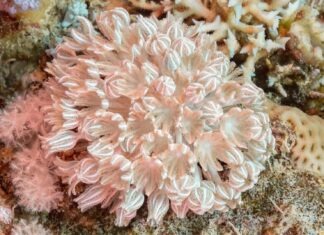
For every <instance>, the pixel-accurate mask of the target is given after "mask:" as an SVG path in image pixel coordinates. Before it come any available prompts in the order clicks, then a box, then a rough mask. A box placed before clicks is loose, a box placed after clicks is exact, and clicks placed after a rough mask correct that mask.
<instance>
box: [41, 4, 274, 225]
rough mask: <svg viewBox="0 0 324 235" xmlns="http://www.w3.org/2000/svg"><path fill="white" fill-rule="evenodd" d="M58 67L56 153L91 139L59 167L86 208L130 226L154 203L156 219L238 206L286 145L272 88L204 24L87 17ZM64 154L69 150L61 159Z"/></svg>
mask: <svg viewBox="0 0 324 235" xmlns="http://www.w3.org/2000/svg"><path fill="white" fill-rule="evenodd" d="M80 21H81V26H82V27H81V29H80V30H75V29H73V30H72V31H71V36H72V38H65V42H63V43H62V44H60V45H59V46H58V47H57V55H56V58H55V59H54V60H53V62H52V63H51V64H49V65H48V69H47V70H48V72H49V73H50V74H52V75H53V79H51V80H50V83H49V87H50V88H51V89H52V100H53V104H52V105H51V106H49V107H47V109H46V113H47V116H46V120H47V121H48V122H49V123H50V124H51V125H52V132H51V134H50V135H48V136H44V138H43V147H44V148H45V149H47V150H48V154H56V155H57V153H60V152H64V151H68V150H71V149H75V148H76V147H77V146H80V145H82V146H84V145H86V147H87V148H86V152H83V153H82V154H81V155H80V156H78V157H74V158H73V160H72V159H66V158H65V159H61V158H60V157H57V158H56V160H55V164H56V166H57V167H58V169H57V172H58V175H60V176H61V177H62V179H63V181H64V182H66V183H68V184H69V185H70V190H69V193H70V194H73V195H77V194H78V191H80V190H77V185H78V184H79V183H83V184H85V185H86V189H85V191H84V192H82V193H81V194H80V195H78V197H77V198H76V199H75V201H76V202H77V203H78V205H79V208H80V209H81V210H82V211H85V210H87V209H88V208H91V207H93V206H95V205H98V204H101V206H102V207H103V208H107V207H109V208H110V211H111V212H115V213H116V215H117V218H116V224H117V225H118V226H126V225H127V224H128V223H129V222H130V221H131V219H132V218H134V217H135V216H136V211H137V210H138V209H139V208H140V207H141V206H142V205H143V203H144V199H145V196H146V197H147V203H148V222H149V223H150V224H158V223H160V222H161V221H162V219H163V216H164V215H165V214H166V213H167V211H168V210H169V208H171V209H172V210H173V211H174V213H176V215H177V216H178V217H181V218H183V217H185V216H186V214H187V212H188V211H189V210H191V211H192V212H194V213H196V214H204V213H205V212H212V211H215V210H220V211H226V210H228V209H229V208H235V207H236V206H237V205H238V204H239V203H240V202H241V199H240V197H241V193H242V192H244V191H246V190H248V189H250V188H252V187H253V185H254V184H255V183H256V182H257V180H258V176H259V174H260V172H261V170H263V169H264V166H263V164H264V162H265V161H266V160H267V159H268V158H269V156H270V154H271V152H272V150H273V148H274V138H273V136H272V133H271V129H270V126H269V118H268V115H267V114H266V113H265V112H264V110H263V104H264V99H265V97H264V93H263V92H262V90H260V89H259V88H257V87H256V86H255V85H254V84H252V83H250V82H245V81H246V79H244V78H243V77H242V76H241V71H240V70H238V69H234V65H233V64H230V62H229V60H228V58H227V57H226V56H225V55H224V54H223V53H222V52H219V51H218V50H217V46H216V44H215V43H214V42H213V40H212V39H211V38H210V36H209V35H208V34H205V33H198V31H199V27H200V26H201V25H198V26H187V25H185V24H183V23H182V21H181V20H179V19H177V18H174V17H173V16H172V15H168V16H167V17H166V18H165V19H162V20H157V19H156V18H144V17H142V16H137V18H136V20H135V22H131V19H130V16H129V14H128V13H127V11H126V10H124V9H122V8H115V9H113V10H111V11H108V12H103V13H101V14H100V15H99V16H98V17H97V25H98V28H99V30H100V32H97V31H96V30H95V29H94V27H93V26H92V24H91V23H90V22H89V21H88V20H86V19H85V18H80ZM58 155H60V154H58Z"/></svg>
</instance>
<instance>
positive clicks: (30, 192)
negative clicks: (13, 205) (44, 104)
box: [11, 141, 62, 212]
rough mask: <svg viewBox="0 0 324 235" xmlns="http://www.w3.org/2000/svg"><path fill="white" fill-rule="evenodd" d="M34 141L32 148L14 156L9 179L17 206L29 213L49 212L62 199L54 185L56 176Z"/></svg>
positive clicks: (38, 145) (56, 180)
mask: <svg viewBox="0 0 324 235" xmlns="http://www.w3.org/2000/svg"><path fill="white" fill-rule="evenodd" d="M44 155H45V153H44V152H43V151H42V150H41V148H40V144H39V142H37V141H36V143H34V145H33V146H32V148H30V149H27V148H26V149H24V150H23V151H21V152H17V153H16V154H15V155H14V159H13V161H12V162H11V178H12V183H13V185H14V187H15V195H16V196H17V197H18V199H19V200H18V204H19V205H21V206H24V207H26V208H27V209H28V210H31V211H47V212H49V211H51V210H52V209H55V208H57V205H58V203H59V201H61V199H62V193H61V192H60V191H59V188H58V187H57V185H56V183H57V182H58V179H57V176H55V175H53V174H52V172H51V169H50V167H51V166H50V165H51V164H50V161H49V159H45V158H44Z"/></svg>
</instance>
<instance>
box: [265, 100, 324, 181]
mask: <svg viewBox="0 0 324 235" xmlns="http://www.w3.org/2000/svg"><path fill="white" fill-rule="evenodd" d="M268 106H269V113H270V115H271V116H272V118H273V119H276V118H277V119H279V120H280V121H281V122H282V123H286V124H288V125H289V126H290V128H292V129H293V131H294V132H295V133H296V136H297V138H296V144H295V145H294V146H293V147H292V150H291V158H292V160H293V161H294V164H295V166H296V167H297V168H298V169H300V170H308V171H310V172H313V173H315V174H319V175H321V176H324V156H323V150H324V120H323V119H322V118H320V117H319V116H316V115H314V116H309V115H307V114H306V113H304V112H302V111H301V110H299V109H297V108H292V107H288V106H279V105H275V104H274V103H269V105H268Z"/></svg>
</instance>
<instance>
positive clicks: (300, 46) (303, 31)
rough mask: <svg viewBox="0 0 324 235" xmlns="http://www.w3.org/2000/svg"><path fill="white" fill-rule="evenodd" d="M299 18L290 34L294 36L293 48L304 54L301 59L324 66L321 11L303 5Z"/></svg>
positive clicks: (291, 45) (323, 35) (323, 29)
mask: <svg viewBox="0 0 324 235" xmlns="http://www.w3.org/2000/svg"><path fill="white" fill-rule="evenodd" d="M299 14H300V15H301V17H300V19H299V20H296V21H294V22H293V23H292V24H291V27H290V30H289V34H290V35H291V36H292V37H293V41H292V43H291V44H289V45H290V47H291V48H292V49H295V50H299V51H300V52H301V54H302V56H301V58H300V60H302V61H305V62H307V63H309V64H313V65H315V66H320V67H323V66H324V57H323V53H324V23H323V21H322V20H320V19H319V12H318V11H317V10H316V9H313V8H310V7H308V6H305V7H303V8H302V9H301V10H300V12H299Z"/></svg>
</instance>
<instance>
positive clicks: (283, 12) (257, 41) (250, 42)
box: [130, 0, 302, 78]
mask: <svg viewBox="0 0 324 235" xmlns="http://www.w3.org/2000/svg"><path fill="white" fill-rule="evenodd" d="M130 2H132V3H133V4H134V5H135V6H137V7H139V8H144V9H149V10H152V11H153V14H154V15H160V14H161V12H163V11H172V12H173V13H174V14H175V15H177V16H178V17H182V18H188V17H190V16H198V17H201V18H204V19H206V20H207V21H210V23H209V24H206V25H205V26H204V27H202V28H201V31H208V32H212V33H213V35H212V38H213V39H214V40H215V41H217V43H218V44H219V45H222V46H223V49H222V50H223V51H224V52H225V53H227V54H228V55H229V56H230V57H233V56H234V55H238V54H243V55H246V56H247V58H246V60H245V62H244V64H243V71H244V75H245V76H246V77H248V78H249V77H251V76H252V75H254V69H255V68H254V65H255V63H256V62H257V61H258V60H259V59H260V58H263V57H265V56H266V55H268V54H269V52H271V51H272V50H273V49H280V48H281V49H284V48H285V44H286V42H287V41H288V39H289V37H286V33H283V32H279V31H280V28H279V26H280V25H284V24H286V22H290V21H291V20H292V19H293V18H294V17H295V15H296V13H297V10H298V9H299V8H300V7H301V6H302V1H300V0H296V1H294V2H290V1H289V0H284V1H276V0H272V1H258V0H225V1H223V0H216V1H201V0H176V1H171V0H164V1H161V4H160V5H159V4H156V3H153V2H152V3H151V4H149V3H148V2H146V1H137V0H131V1H130Z"/></svg>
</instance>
